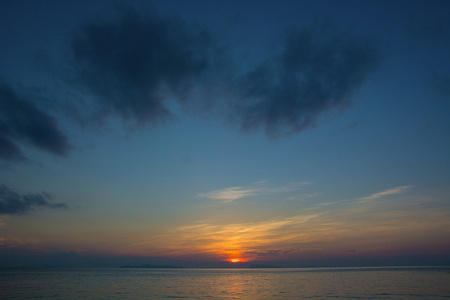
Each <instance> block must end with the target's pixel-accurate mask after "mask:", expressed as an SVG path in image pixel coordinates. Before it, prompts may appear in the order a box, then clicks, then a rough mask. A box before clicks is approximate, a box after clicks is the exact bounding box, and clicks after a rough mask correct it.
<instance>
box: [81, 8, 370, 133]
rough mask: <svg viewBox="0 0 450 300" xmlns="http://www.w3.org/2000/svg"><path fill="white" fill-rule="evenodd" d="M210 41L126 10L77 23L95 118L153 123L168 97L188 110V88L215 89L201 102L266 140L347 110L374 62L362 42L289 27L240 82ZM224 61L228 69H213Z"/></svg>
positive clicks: (163, 116)
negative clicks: (97, 112) (102, 19)
mask: <svg viewBox="0 0 450 300" xmlns="http://www.w3.org/2000/svg"><path fill="white" fill-rule="evenodd" d="M215 41H216V39H215V38H213V35H212V34H211V33H210V32H208V31H207V30H204V29H200V27H198V26H197V27H196V26H192V25H187V23H185V22H183V21H182V20H181V19H178V18H163V17H159V16H157V15H156V14H143V13H138V12H136V11H134V10H125V12H121V13H119V16H118V17H117V18H116V19H114V20H111V21H108V22H90V23H88V24H85V25H83V26H82V28H81V29H80V30H79V31H78V32H77V34H76V35H75V36H74V38H73V43H72V50H73V54H74V59H75V60H74V63H75V66H76V73H77V78H78V80H79V82H81V86H82V87H83V88H85V89H86V91H87V92H88V93H89V94H90V95H91V96H93V98H94V99H95V102H94V103H96V104H100V111H101V113H102V114H109V113H113V114H115V115H117V116H119V117H121V118H123V119H130V120H132V121H135V122H136V123H137V124H139V125H145V124H157V123H161V122H164V121H166V120H167V119H169V118H170V117H171V116H172V111H171V109H170V107H171V104H169V103H168V99H169V98H170V96H171V95H172V96H175V98H176V99H178V100H183V101H181V102H182V103H183V104H185V105H191V107H193V106H192V104H193V103H195V101H197V100H198V99H197V100H195V99H193V98H194V97H192V96H193V93H190V91H192V87H193V86H195V88H196V90H195V91H199V90H200V91H203V92H204V91H207V90H208V91H207V92H205V93H204V94H207V93H210V90H212V91H214V92H215V94H214V92H213V93H212V94H211V93H210V94H209V95H210V97H209V98H208V99H203V100H202V101H203V102H202V103H203V104H205V103H207V105H206V106H211V107H219V110H222V111H220V112H219V115H221V116H223V115H230V111H229V110H225V111H224V110H223V108H224V107H227V109H229V108H230V107H231V117H232V119H234V120H235V121H237V123H238V124H239V127H240V128H241V129H244V130H254V129H261V128H262V129H263V130H265V132H266V133H267V134H268V135H269V136H278V135H283V134H290V133H295V132H300V131H302V130H304V129H307V128H311V127H314V126H316V124H317V123H318V120H319V119H320V118H321V117H322V116H323V115H324V113H327V112H330V111H340V110H342V109H343V108H346V107H348V106H349V104H351V96H352V93H353V92H354V91H355V89H356V88H357V87H359V86H360V85H361V84H362V83H363V81H364V80H365V78H366V77H367V75H368V74H369V73H370V72H371V71H372V70H373V69H374V67H375V66H376V64H377V62H378V59H379V55H378V51H377V50H376V49H375V48H374V47H373V44H371V43H369V42H368V40H366V39H363V38H360V37H357V36H354V35H352V34H350V33H341V32H337V31H336V30H334V29H333V28H331V27H330V26H327V25H321V26H316V27H307V28H304V29H302V30H291V31H290V33H289V34H287V35H286V38H285V40H284V41H283V43H282V45H281V51H280V52H279V53H277V54H274V55H272V56H271V57H269V58H268V59H267V60H265V61H263V62H261V63H260V64H257V65H256V66H255V67H254V68H252V69H251V71H250V72H248V73H246V74H245V75H243V76H242V75H239V76H238V75H236V74H242V73H241V72H242V69H245V68H247V67H248V66H247V65H246V64H245V62H237V61H234V60H233V59H231V58H230V57H229V56H226V55H223V52H221V51H218V49H219V47H217V44H216V42H215ZM229 53H232V51H229ZM224 60H226V61H228V64H222V66H225V65H226V69H227V70H226V71H224V70H219V69H218V68H217V66H218V63H217V62H218V61H220V62H221V63H223V61H224ZM223 69H225V68H223ZM233 69H234V71H233ZM230 70H231V71H230ZM233 74H234V75H233ZM211 78H214V79H213V80H211ZM207 80H209V81H208V84H205V83H206V82H207ZM223 83H232V84H230V85H228V84H223ZM225 86H226V87H227V90H224V89H223V87H225ZM196 95H197V98H199V97H198V94H196ZM224 95H226V96H224ZM229 95H233V97H230V96H229ZM88 98H89V97H88ZM224 98H226V99H224ZM214 99H216V100H214ZM217 99H220V100H217ZM214 102H216V103H214ZM218 102H221V103H218ZM224 103H225V104H224ZM214 104H217V105H214ZM230 104H231V105H230Z"/></svg>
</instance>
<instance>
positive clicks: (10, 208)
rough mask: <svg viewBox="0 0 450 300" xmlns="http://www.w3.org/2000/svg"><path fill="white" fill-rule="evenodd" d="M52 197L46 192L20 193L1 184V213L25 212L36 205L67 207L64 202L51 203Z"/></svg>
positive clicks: (16, 213)
mask: <svg viewBox="0 0 450 300" xmlns="http://www.w3.org/2000/svg"><path fill="white" fill-rule="evenodd" d="M51 199H52V197H51V196H50V195H49V194H48V193H46V192H42V193H35V194H26V195H19V194H18V193H17V192H15V191H13V190H12V189H10V188H9V187H7V186H6V185H4V184H0V214H8V215H19V214H25V213H27V212H29V211H32V210H33V209H34V208H35V207H48V208H67V206H66V205H65V204H64V203H51V202H50V201H51Z"/></svg>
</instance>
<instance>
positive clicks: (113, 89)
mask: <svg viewBox="0 0 450 300" xmlns="http://www.w3.org/2000/svg"><path fill="white" fill-rule="evenodd" d="M72 49H73V53H74V58H75V65H76V68H77V73H78V76H79V77H78V78H79V80H80V82H81V83H82V86H83V87H85V88H87V90H88V91H89V92H90V93H91V95H94V96H95V98H96V99H97V100H99V101H98V102H99V103H100V104H101V105H100V110H101V112H102V113H114V114H116V115H118V116H120V117H122V118H124V119H132V120H135V121H137V123H138V124H139V125H145V124H155V123H161V122H164V121H165V120H166V119H168V118H170V117H171V115H172V113H171V111H170V109H169V108H168V105H167V98H168V96H169V95H170V94H172V95H175V96H176V97H177V98H178V99H183V98H184V96H185V95H186V92H188V91H189V89H190V87H191V84H192V83H193V81H192V80H193V79H198V78H199V76H201V75H202V72H204V71H205V70H206V69H208V68H209V66H210V63H211V61H210V54H211V53H212V52H213V51H212V49H213V45H212V42H211V36H210V35H209V34H208V33H207V32H206V31H205V30H203V29H200V28H199V27H196V26H194V25H192V26H191V25H187V24H186V23H184V22H183V21H182V20H181V19H176V18H162V17H159V16H157V15H156V14H151V13H149V14H143V13H142V14H141V13H138V12H136V11H134V10H126V11H125V12H123V13H120V16H118V18H117V19H115V20H113V21H109V22H91V23H88V24H85V25H84V26H83V27H82V28H81V30H80V31H79V32H78V33H77V34H76V35H75V37H74V39H73V44H72Z"/></svg>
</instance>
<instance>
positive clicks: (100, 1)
mask: <svg viewBox="0 0 450 300" xmlns="http://www.w3.org/2000/svg"><path fill="white" fill-rule="evenodd" d="M449 13H450V2H448V1H445V0H442V1H438V0H430V1H414V0H409V1H400V0H398V1H382V0H379V1H378V0H377V1H366V0H363V1H360V0H359V1H350V0H348V1H326V0H320V1H300V0H299V1H289V0H283V1H272V0H261V1H250V0H249V1H242V0H240V1H234V0H227V1H206V0H191V1H176V0H164V1H151V2H150V1H106V0H96V1H87V0H86V1H85V0H80V1H59V0H58V1H56V0H43V1H31V0H19V1H13V0H2V1H0V43H1V47H0V66H1V67H0V266H24V265H28V266H43V265H61V266H99V265H101V266H118V265H120V264H139V263H153V264H159V263H174V264H178V265H183V266H229V265H233V263H231V260H232V259H233V262H239V263H240V264H239V265H240V266H244V265H245V266H246V265H250V264H269V265H280V266H281V265H282V266H307V265H395V264H410V265H411V264H412V265H430V264H431V265H450V205H449V204H450V198H449V197H450V196H449V195H450V155H449V154H450V138H449V137H450V119H449V116H450V71H449V70H450V57H449V54H448V53H450V19H449V18H448V14H449Z"/></svg>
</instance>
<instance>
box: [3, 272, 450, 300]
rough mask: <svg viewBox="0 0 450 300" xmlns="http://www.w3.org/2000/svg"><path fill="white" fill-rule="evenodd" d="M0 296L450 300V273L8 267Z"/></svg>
mask: <svg viewBox="0 0 450 300" xmlns="http://www.w3.org/2000/svg"><path fill="white" fill-rule="evenodd" d="M0 298H1V299H24V298H28V299H33V298H37V299H173V298H184V299H449V298H450V268H437V267H400V268H392V267H390V268H300V269H288V268H286V269H121V268H117V269H116V268H105V269H83V268H79V269H78V268H72V269H65V268H45V269H44V268H43V269H38V268H36V269H33V268H29V269H25V268H23V269H22V268H11V269H0Z"/></svg>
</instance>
